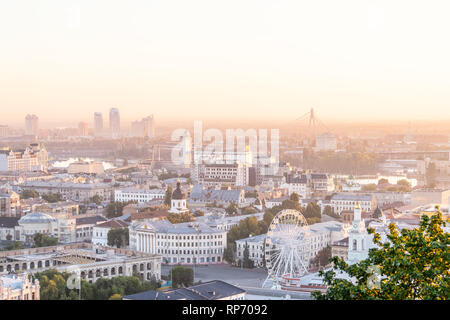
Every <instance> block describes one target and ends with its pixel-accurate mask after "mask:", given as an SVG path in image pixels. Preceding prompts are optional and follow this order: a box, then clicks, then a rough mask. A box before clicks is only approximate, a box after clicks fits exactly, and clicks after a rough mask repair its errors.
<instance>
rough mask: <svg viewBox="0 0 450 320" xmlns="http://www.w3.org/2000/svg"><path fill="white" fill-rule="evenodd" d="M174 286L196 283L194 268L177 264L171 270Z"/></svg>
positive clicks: (187, 285)
mask: <svg viewBox="0 0 450 320" xmlns="http://www.w3.org/2000/svg"><path fill="white" fill-rule="evenodd" d="M170 274H171V277H172V288H179V287H189V286H191V285H192V284H193V283H194V271H193V270H192V268H188V267H184V266H175V267H173V268H172V270H171V271H170Z"/></svg>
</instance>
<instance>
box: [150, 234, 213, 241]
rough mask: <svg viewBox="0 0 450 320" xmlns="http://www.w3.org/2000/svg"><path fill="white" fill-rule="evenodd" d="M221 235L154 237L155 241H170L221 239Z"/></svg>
mask: <svg viewBox="0 0 450 320" xmlns="http://www.w3.org/2000/svg"><path fill="white" fill-rule="evenodd" d="M202 237H203V238H202ZM221 238H222V235H221V234H219V235H217V234H216V235H195V236H174V235H159V234H157V235H156V239H169V240H170V239H171V240H202V239H221Z"/></svg>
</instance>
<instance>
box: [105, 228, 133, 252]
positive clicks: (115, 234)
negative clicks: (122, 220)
mask: <svg viewBox="0 0 450 320" xmlns="http://www.w3.org/2000/svg"><path fill="white" fill-rule="evenodd" d="M128 244H129V231H128V228H115V229H111V230H109V231H108V246H113V247H116V248H124V247H127V246H128Z"/></svg>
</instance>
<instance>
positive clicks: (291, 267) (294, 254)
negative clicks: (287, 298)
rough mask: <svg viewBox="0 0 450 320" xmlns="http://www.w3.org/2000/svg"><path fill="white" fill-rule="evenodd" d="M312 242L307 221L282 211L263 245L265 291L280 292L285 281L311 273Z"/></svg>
mask: <svg viewBox="0 0 450 320" xmlns="http://www.w3.org/2000/svg"><path fill="white" fill-rule="evenodd" d="M310 251H311V238H310V233H309V227H308V223H307V222H306V219H305V217H304V216H303V215H302V214H301V213H300V212H299V211H297V210H292V209H286V210H282V211H280V212H279V213H277V215H276V216H275V217H274V218H273V220H272V222H271V223H270V225H269V228H268V231H267V237H266V239H265V242H264V253H265V263H266V268H267V273H268V274H267V279H266V281H265V282H264V284H263V287H267V286H270V287H272V288H278V287H279V286H280V285H281V284H282V283H283V282H285V280H286V279H288V280H291V281H292V280H294V281H298V280H299V279H300V277H301V276H303V275H304V274H306V273H307V272H308V265H309V260H310Z"/></svg>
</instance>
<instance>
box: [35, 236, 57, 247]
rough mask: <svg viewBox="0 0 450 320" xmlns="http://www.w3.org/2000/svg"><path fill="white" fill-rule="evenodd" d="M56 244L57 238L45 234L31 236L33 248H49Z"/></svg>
mask: <svg viewBox="0 0 450 320" xmlns="http://www.w3.org/2000/svg"><path fill="white" fill-rule="evenodd" d="M57 244H58V239H57V238H52V237H50V236H48V235H46V234H42V233H39V232H38V233H35V234H34V235H33V248H40V247H50V246H56V245H57Z"/></svg>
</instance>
